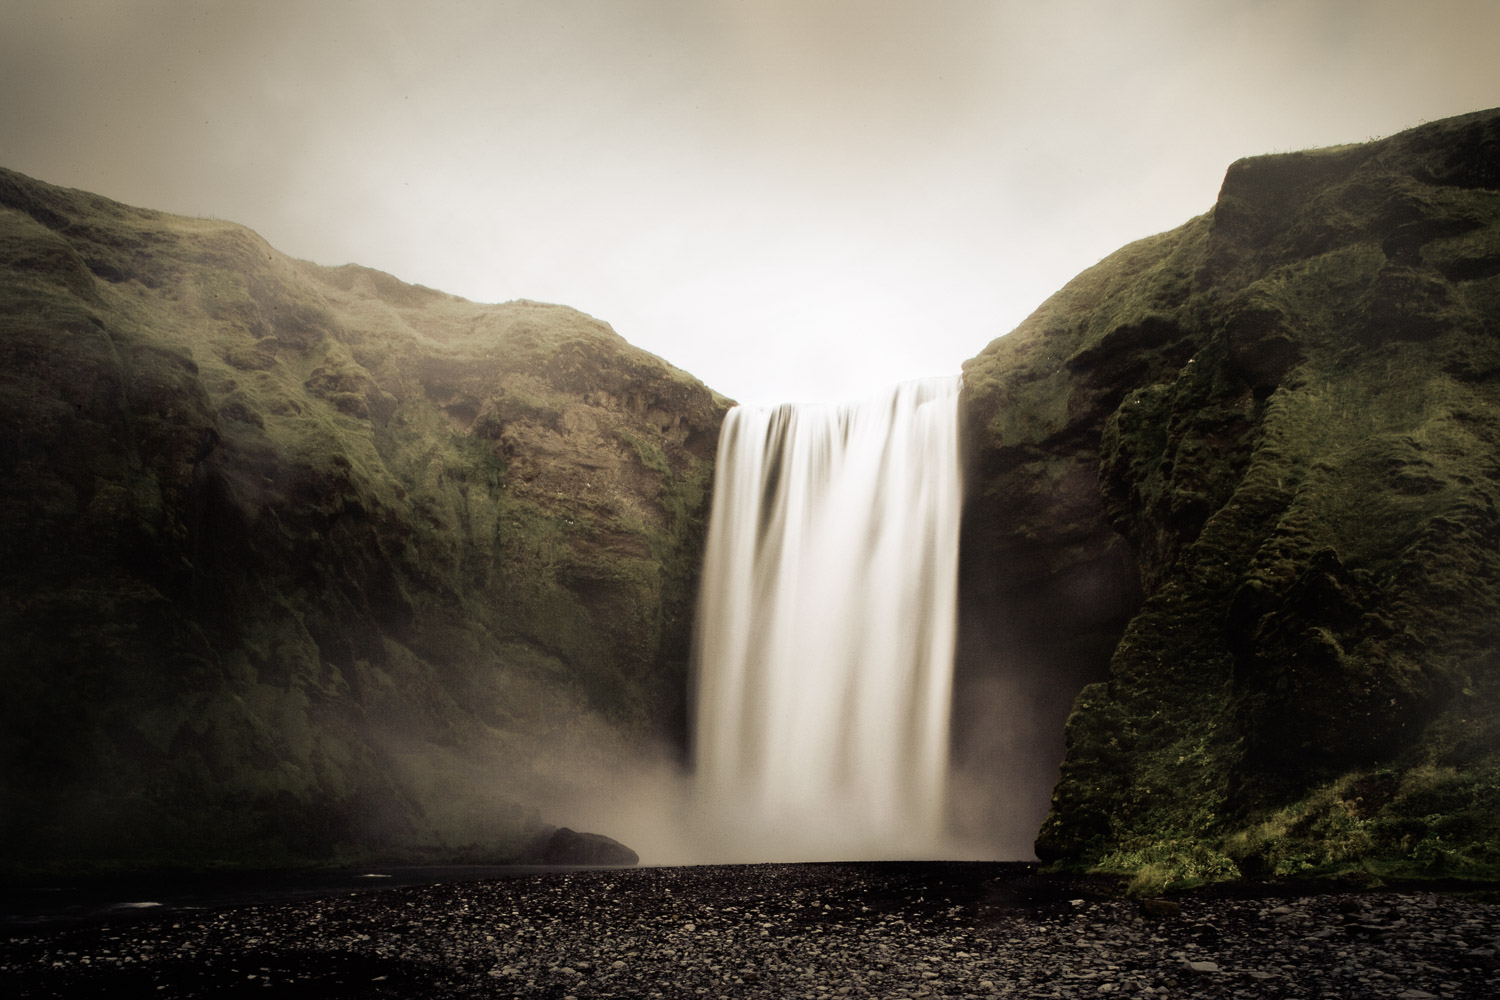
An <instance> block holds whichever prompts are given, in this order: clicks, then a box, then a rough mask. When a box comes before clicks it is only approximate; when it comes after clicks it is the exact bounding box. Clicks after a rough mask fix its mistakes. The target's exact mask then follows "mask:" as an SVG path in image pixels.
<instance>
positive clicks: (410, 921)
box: [0, 863, 1500, 1000]
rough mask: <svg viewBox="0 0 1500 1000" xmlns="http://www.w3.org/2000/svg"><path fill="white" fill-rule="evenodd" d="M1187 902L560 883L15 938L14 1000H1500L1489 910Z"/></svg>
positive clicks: (986, 889) (703, 869) (818, 880)
mask: <svg viewBox="0 0 1500 1000" xmlns="http://www.w3.org/2000/svg"><path fill="white" fill-rule="evenodd" d="M1171 902H1173V903H1174V905H1175V907H1176V909H1175V911H1173V912H1172V913H1171V915H1170V917H1168V918H1167V919H1163V916H1164V914H1162V915H1153V914H1152V913H1151V912H1150V911H1149V909H1143V907H1142V905H1141V904H1139V903H1136V902H1133V901H1131V900H1127V899H1124V898H1120V897H1118V896H1117V895H1115V894H1114V893H1113V891H1112V889H1110V888H1109V886H1107V885H1105V884H1103V883H1098V882H1090V881H1088V880H1069V879H1066V878H1056V879H1052V878H1046V877H1042V876H1037V875H1035V874H1032V873H1030V872H1029V871H1028V870H1026V869H1022V868H1020V867H1019V866H1015V865H1009V866H1006V865H987V864H980V863H947V864H944V863H931V864H894V863H892V864H873V863H872V864H830V865H734V866H695V867H691V868H640V869H631V870H628V871H620V870H611V871H586V870H584V871H571V872H554V873H545V874H535V875H528V876H524V877H517V878H509V879H497V880H493V881H487V882H465V883H453V884H447V885H435V886H425V887H413V888H395V889H385V890H381V891H379V892H374V893H364V894H359V895H354V896H340V897H333V898H327V899H321V900H299V901H294V902H286V903H278V904H270V905H267V904H260V905H256V906H245V907H233V908H222V909H209V910H184V911H181V912H177V913H170V914H164V913H162V912H161V911H159V910H156V909H144V908H142V909H136V910H133V911H131V915H130V916H128V917H121V918H119V919H109V920H105V921H102V922H95V923H92V924H82V925H75V926H68V927H31V928H12V929H10V930H9V931H8V933H7V934H6V935H0V982H5V983H6V996H7V997H10V996H14V997H28V996H76V995H121V996H124V995H133V994H136V993H149V994H150V995H153V996H159V997H187V996H203V995H213V994H216V993H222V992H233V991H235V990H243V989H245V988H247V986H254V988H255V992H257V993H264V995H275V994H276V993H277V992H278V991H280V992H287V993H294V994H295V995H300V996H361V997H391V998H396V997H410V996H418V995H420V996H423V997H434V998H439V1000H441V998H470V997H474V998H477V997H488V996H495V995H503V996H511V997H555V998H563V997H574V998H577V1000H595V998H600V1000H602V998H623V997H660V998H662V1000H671V998H677V997H698V996H705V997H726V998H736V997H746V998H748V997H811V998H816V1000H834V998H840V997H908V998H913V1000H915V998H947V997H959V998H968V997H978V998H986V1000H987V998H991V997H1001V996H1004V997H1017V998H1043V997H1045V998H1064V1000H1068V998H1080V997H1090V996H1103V995H1111V996H1115V995H1118V996H1146V997H1179V996H1180V997H1185V998H1187V997H1191V998H1194V1000H1219V998H1223V1000H1229V998H1233V997H1259V996H1265V997H1282V996H1285V997H1380V998H1392V1000H1436V998H1443V1000H1470V998H1473V1000H1479V998H1483V1000H1492V998H1494V997H1496V996H1500V958H1497V953H1496V948H1495V945H1496V943H1497V941H1500V903H1495V902H1490V901H1488V900H1487V899H1486V898H1485V897H1481V896H1466V895H1460V894H1441V893H1430V892H1427V893H1424V892H1410V893H1395V892H1368V893H1326V894H1321V895H1317V894H1315V895H1300V896H1286V897H1282V898H1275V897H1272V898H1260V899H1256V898H1251V899H1243V898H1239V899H1236V898H1229V897H1223V898H1221V897H1218V896H1213V895H1197V896H1194V895H1188V896H1182V897H1176V898H1174V899H1173V900H1171ZM762 934H764V935H765V936H761V935H762ZM497 991H499V992H498V994H497Z"/></svg>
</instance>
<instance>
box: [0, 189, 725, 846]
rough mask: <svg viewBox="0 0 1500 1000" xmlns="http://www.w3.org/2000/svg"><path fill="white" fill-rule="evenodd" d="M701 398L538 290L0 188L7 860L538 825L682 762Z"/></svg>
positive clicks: (380, 841) (356, 841)
mask: <svg viewBox="0 0 1500 1000" xmlns="http://www.w3.org/2000/svg"><path fill="white" fill-rule="evenodd" d="M727 405H728V402H727V401H726V400H724V399H722V398H721V397H718V396H716V395H715V394H713V393H712V392H710V391H709V390H708V389H706V388H704V387H703V386H702V385H701V384H700V383H698V382H697V381H696V380H694V379H692V378H691V377H689V376H688V375H686V374H685V373H683V372H681V371H678V370H677V369H674V368H672V367H671V366H670V365H668V364H666V363H665V362H663V361H661V360H660V359H658V358H656V357H654V356H652V355H649V354H647V353H645V352H643V351H640V350H637V349H635V348H633V347H631V346H630V345H629V344H627V343H626V342H625V341H624V340H623V339H622V338H620V337H619V336H618V335H617V334H615V333H614V331H612V330H611V329H610V328H609V327H608V326H607V325H605V324H603V323H600V322H598V321H596V320H593V319H591V318H589V317H587V316H584V315H582V314H580V313H577V312H574V311H572V310H569V309H566V308H562V307H558V306H546V305H541V304H538V303H532V302H525V301H521V302H511V303H506V304H504V305H478V304H475V303H472V302H468V301H465V300H463V299H460V298H457V297H454V296H451V295H446V294H443V293H441V292H437V291H433V290H431V289H427V288H423V287H420V286H414V285H408V284H405V283H403V282H401V281H398V280H396V279H395V278H393V277H391V276H390V275H387V274H383V273H380V272H378V271H373V270H369V269H367V268H362V267H357V266H353V265H350V266H345V267H337V268H328V267H320V266H317V265H314V264H310V263H307V262H305V261H299V260H293V259H291V258H289V257H286V256H285V255H283V254H281V253H278V252H277V251H275V250H274V249H272V248H271V247H270V246H268V245H267V244H266V243H265V242H264V241H263V240H261V239H260V238H259V237H258V236H256V235H255V234H254V233H252V232H250V231H249V230H247V229H245V228H243V227H240V226H237V225H233V224H230V223H225V222H219V221H213V220H205V219H194V218H182V217H176V216H171V215H166V214H163V213H158V212H151V211H146V210H142V209H136V208H130V207H127V206H124V205H120V204H117V203H114V202H111V201H109V200H107V199H104V198H100V197H97V196H94V195H90V194H86V193H82V192H77V191H70V190H65V189H61V188H56V187H52V186H49V185H47V184H43V183H41V182H38V181H34V180H31V179H29V178H26V177H24V176H21V175H19V174H16V173H13V172H9V171H0V428H3V431H0V524H3V525H4V531H3V532H0V634H3V635H4V636H5V637H6V641H5V642H4V644H3V646H0V678H3V684H4V690H5V692H6V697H5V698H4V699H3V701H0V733H3V734H4V735H3V739H4V743H3V751H0V773H3V774H4V775H5V776H6V781H5V784H4V787H3V790H0V796H3V798H0V853H3V855H4V857H5V859H6V860H5V864H6V865H7V866H9V867H16V868H22V869H25V868H28V867H36V866H45V865H47V864H50V863H53V862H66V863H73V864H76V863H91V864H98V865H102V866H112V865H131V866H135V865H141V864H152V863H166V862H170V863H173V864H213V863H232V864H237V865H244V864H276V863H284V862H306V861H308V860H318V859H323V860H334V859H351V858H360V857H374V856H388V857H402V858H416V857H474V858H485V859H496V858H504V857H507V856H510V855H511V854H513V853H514V851H515V849H516V848H517V846H518V845H519V844H520V843H521V841H522V840H523V839H524V838H525V837H526V836H529V835H531V834H532V833H533V832H534V831H535V830H536V829H537V828H538V827H539V825H540V824H542V823H549V822H550V823H565V822H568V821H569V819H570V817H569V815H567V814H565V813H562V814H560V811H562V810H564V808H565V807H564V804H563V800H564V797H565V796H566V795H567V794H573V795H575V797H576V796H577V795H585V796H586V795H587V794H588V792H589V789H590V788H593V789H594V790H595V791H597V788H598V785H599V783H600V782H607V781H609V780H610V775H611V774H612V773H614V771H613V769H616V768H618V767H619V766H621V763H622V762H623V761H626V760H629V759H631V755H632V754H638V753H651V752H653V750H652V748H653V747H656V746H658V745H664V746H667V747H670V748H680V746H681V745H682V741H683V739H684V735H683V734H684V731H685V718H684V712H685V708H684V689H685V686H686V663H687V651H688V639H689V632H690V627H691V608H692V601H693V598H694V594H695V591H696V574H697V572H698V559H699V552H700V549H701V544H702V535H703V532H704V530H705V525H704V519H705V518H706V516H707V494H708V490H709V487H710V483H711V479H712V460H713V455H714V449H715V443H716V439H717V433H718V425H719V422H720V420H721V419H722V416H723V413H724V411H725V409H726V407H727ZM671 752H677V751H671ZM591 783H592V785H591ZM418 848H420V849H421V851H418V852H417V853H415V854H414V853H413V851H416V850H417V849H418Z"/></svg>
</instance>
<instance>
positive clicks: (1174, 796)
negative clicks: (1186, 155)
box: [964, 112, 1500, 886]
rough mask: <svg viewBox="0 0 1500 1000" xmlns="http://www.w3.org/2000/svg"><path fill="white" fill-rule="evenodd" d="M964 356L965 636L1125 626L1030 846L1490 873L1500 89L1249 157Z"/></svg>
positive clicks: (1202, 874)
mask: <svg viewBox="0 0 1500 1000" xmlns="http://www.w3.org/2000/svg"><path fill="white" fill-rule="evenodd" d="M965 372H966V375H965V378H966V384H965V397H964V412H965V418H966V433H967V435H968V437H967V441H968V448H969V451H970V460H971V462H972V463H973V464H972V466H971V467H972V468H973V469H974V470H975V473H974V479H973V480H972V481H973V482H974V484H975V488H974V495H973V497H972V499H971V502H970V508H969V511H968V515H967V520H966V526H967V528H968V529H969V530H968V534H967V535H966V542H965V544H966V551H965V556H966V560H967V564H968V566H969V567H970V570H969V571H968V572H971V573H973V574H974V575H975V576H977V577H979V578H980V579H981V581H982V580H983V579H984V578H985V577H986V576H994V575H996V574H998V573H1002V572H1004V571H1005V567H1006V566H1013V567H1016V568H1018V569H1019V572H1020V574H1021V576H1020V578H1019V580H1018V581H1016V582H1011V583H1008V584H1004V585H1002V584H995V583H990V584H989V586H990V590H991V593H992V594H995V595H997V599H996V600H995V602H994V603H993V605H992V606H991V607H989V608H985V609H983V610H981V611H975V610H973V606H972V605H966V611H965V619H966V621H969V622H972V620H973V619H975V618H982V617H983V616H985V615H990V616H992V617H994V618H997V619H999V620H1002V621H1004V620H1007V619H1009V620H1012V621H1016V622H1018V623H1019V624H1017V625H1014V626H1012V627H1011V633H1010V638H1012V639H1014V638H1015V636H1016V635H1019V636H1020V638H1019V639H1016V640H1015V642H1014V645H1013V646H1012V647H1011V648H1006V647H1005V646H1004V645H1003V644H996V643H992V644H991V645H990V646H987V647H986V646H983V645H982V644H978V643H975V644H972V645H971V647H970V648H969V649H968V656H969V658H970V660H973V661H982V659H983V654H984V653H985V652H986V651H988V652H990V653H991V654H993V655H1000V656H1003V655H1006V654H1008V653H1010V652H1012V651H1015V652H1016V653H1017V655H1020V656H1021V657H1023V658H1024V657H1027V656H1030V657H1032V658H1033V659H1034V660H1035V661H1036V663H1039V664H1040V665H1041V666H1042V667H1043V668H1047V667H1048V666H1049V665H1054V664H1059V663H1060V664H1062V665H1063V666H1064V667H1066V668H1067V669H1070V670H1075V673H1073V674H1072V675H1070V676H1071V677H1081V676H1083V675H1084V674H1086V673H1087V671H1086V670H1085V669H1083V668H1081V667H1077V666H1076V664H1077V663H1078V662H1079V660H1080V659H1081V657H1075V658H1074V659H1072V660H1070V659H1068V658H1067V656H1066V655H1064V654H1063V653H1059V652H1058V650H1064V651H1066V649H1067V648H1068V647H1071V648H1073V649H1078V648H1083V647H1086V648H1087V649H1089V650H1098V649H1100V648H1108V647H1110V646H1112V647H1113V653H1112V655H1110V656H1109V658H1108V667H1107V672H1106V671H1104V670H1103V669H1101V668H1102V666H1103V662H1104V661H1103V658H1101V659H1100V660H1099V661H1098V662H1097V664H1096V666H1095V669H1096V670H1098V671H1099V673H1098V675H1097V676H1098V682H1097V683H1093V684H1090V685H1088V686H1087V687H1085V688H1084V689H1083V691H1082V693H1081V694H1080V695H1079V696H1078V698H1077V700H1076V702H1075V703H1074V705H1073V710H1072V714H1071V716H1070V717H1069V719H1068V721H1067V727H1066V738H1067V746H1066V758H1065V760H1064V762H1063V765H1062V775H1061V780H1060V782H1059V783H1058V784H1057V786H1056V789H1055V792H1054V796H1053V799H1052V805H1051V811H1050V813H1049V815H1048V816H1047V818H1046V820H1045V823H1044V824H1043V826H1042V829H1041V833H1040V836H1039V838H1038V840H1037V844H1036V849H1037V853H1038V855H1039V856H1041V857H1042V858H1043V859H1044V860H1047V861H1051V862H1056V863H1060V864H1064V865H1068V866H1085V867H1089V866H1091V867H1096V868H1099V869H1102V870H1116V871H1131V872H1135V873H1137V875H1138V876H1139V877H1140V878H1141V880H1142V885H1145V886H1150V885H1159V884H1161V883H1164V882H1171V881H1176V880H1181V879H1193V878H1216V877H1231V876H1233V875H1235V874H1237V873H1242V874H1246V875H1260V874H1265V873H1276V874H1303V873H1309V872H1337V871H1363V872H1367V873H1370V874H1373V875H1381V874H1391V873H1404V874H1424V873H1436V874H1453V875H1464V874H1469V875H1488V876H1496V875H1500V721H1497V714H1500V713H1497V710H1500V654H1497V650H1500V509H1497V504H1500V112H1485V113H1481V114H1476V115H1470V116H1466V117H1462V118H1456V119H1451V120H1448V121H1443V122H1437V123H1433V124H1430V125H1425V126H1423V127H1420V128H1417V129H1414V130H1412V131H1409V132H1405V133H1402V134H1400V135H1397V136H1394V137H1392V138H1390V139H1386V140H1383V141H1380V142H1374V143H1369V144H1365V145H1359V146H1353V147H1343V148H1338V149H1330V150H1320V151H1313V152H1306V153H1295V154H1289V155H1277V156H1266V157H1258V158H1254V159H1249V160H1244V161H1241V162H1238V163H1236V164H1234V165H1233V166H1232V167H1231V168H1230V169H1229V171H1228V173H1227V175H1226V177H1225V180H1224V185H1223V189H1222V191H1221V194H1220V197H1219V200H1218V202H1217V204H1216V205H1215V206H1214V207H1213V210H1212V211H1211V212H1210V213H1209V214H1207V215H1205V216H1203V217H1201V218H1199V219H1195V220H1193V221H1191V222H1189V223H1187V224H1186V225H1184V226H1183V227H1182V228H1180V229H1178V230H1176V231H1174V232H1171V233H1166V234H1163V235H1161V236H1157V237H1153V238H1151V239H1148V240H1143V241H1141V242H1139V243H1136V244H1133V245H1131V246H1129V247H1126V248H1125V249H1123V250H1121V251H1119V252H1118V253H1116V254H1115V255H1113V256H1111V257H1110V258H1107V259H1106V260H1104V261H1102V262H1101V263H1100V264H1098V265H1097V266H1095V267H1094V268H1092V269H1090V270H1089V271H1086V272H1084V273H1083V274H1082V275H1080V276H1079V277H1078V278H1077V279H1075V280H1074V281H1073V282H1072V283H1071V284H1069V285H1068V286H1067V287H1066V288H1065V289H1063V290H1062V291H1061V292H1059V293H1058V294H1057V295H1056V296H1054V297H1053V298H1052V299H1051V300H1049V301H1048V302H1047V303H1046V304H1044V305H1043V306H1042V307H1041V309H1039V310H1038V311H1037V313H1036V314H1034V315H1033V316H1032V317H1030V318H1029V319H1028V320H1027V321H1026V322H1025V323H1024V324H1023V325H1022V326H1021V327H1020V328H1018V329H1017V330H1016V331H1015V332H1014V333H1012V334H1010V335H1009V336H1006V337H1004V338H1002V339H1000V340H997V341H995V342H994V343H993V344H991V345H990V346H989V347H988V348H987V349H986V350H985V351H984V352H983V353H982V354H981V355H980V356H979V357H977V358H975V359H974V360H973V361H971V362H969V364H968V365H967V367H966V369H965ZM976 567H977V568H976ZM1078 581H1084V582H1085V583H1088V582H1089V581H1093V583H1092V584H1091V585H1088V586H1080V584H1079V582H1078ZM1137 581H1138V587H1139V590H1138V591H1133V586H1134V585H1135V584H1136V582H1137ZM1075 594H1076V595H1081V600H1082V606H1083V609H1084V611H1083V614H1082V615H1072V614H1071V613H1070V611H1069V608H1070V607H1071V606H1072V604H1073V602H1074V601H1075V600H1079V599H1080V597H1075V596H1074V595H1075ZM1132 614H1133V616H1132ZM1126 619H1128V623H1126ZM1112 629H1113V631H1112ZM992 631H993V630H992ZM983 632H984V629H983V628H982V627H981V626H975V625H972V624H969V625H967V626H966V630H965V635H966V636H974V635H975V634H982V633H983ZM1049 633H1052V634H1049ZM1054 634H1056V635H1063V636H1066V638H1054ZM1036 663H1034V664H1033V665H1032V667H1033V669H1035V667H1036Z"/></svg>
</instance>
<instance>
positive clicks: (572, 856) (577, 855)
mask: <svg viewBox="0 0 1500 1000" xmlns="http://www.w3.org/2000/svg"><path fill="white" fill-rule="evenodd" d="M519 860H520V863H521V864H530V865H625V866H628V865H634V864H638V863H640V860H641V858H640V855H638V854H636V853H635V851H633V850H631V849H630V848H628V847H626V846H625V845H624V844H622V843H620V842H619V841H618V840H615V839H614V838H613V837H606V836H604V834H602V833H579V832H578V831H576V830H571V829H569V828H568V827H565V826H563V827H558V828H557V829H555V830H551V831H547V832H544V833H542V834H539V835H538V836H537V837H536V838H534V839H533V840H532V842H531V843H530V844H529V845H527V848H526V850H525V851H523V852H522V854H521V857H520V859H519ZM689 926H690V927H691V925H689Z"/></svg>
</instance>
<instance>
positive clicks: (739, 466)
mask: <svg viewBox="0 0 1500 1000" xmlns="http://www.w3.org/2000/svg"><path fill="white" fill-rule="evenodd" d="M958 388H959V380H958V379H956V378H954V379H929V380H923V381H920V382H909V383H905V384H902V385H899V386H896V387H894V388H893V389H891V390H889V391H888V392H887V393H885V394H883V395H881V396H879V397H877V398H874V399H870V400H867V401H865V402H861V403H857V404H850V405H818V406H782V407H737V408H735V409H734V410H731V411H730V413H729V415H728V417H727V419H726V420H725V423H724V428H723V431H722V434H721V438H720V444H719V456H718V465H717V469H716V481H715V487H714V502H713V512H712V520H711V522H710V528H709V536H708V546H707V553H706V556H705V561H704V572H703V584H702V590H701V597H700V607H699V613H698V632H697V637H696V647H695V671H696V672H695V678H696V714H695V730H694V732H695V760H696V778H695V781H696V795H697V799H698V805H699V812H700V815H701V816H702V817H704V818H705V821H706V823H707V824H708V826H709V828H710V830H711V831H712V832H711V836H712V837H713V838H714V840H715V844H716V846H717V847H718V848H719V851H718V856H720V857H722V858H723V859H724V860H747V861H748V860H833V859H856V858H900V857H920V856H928V857H930V856H935V855H934V854H933V852H934V851H935V850H936V848H937V845H938V843H939V841H940V840H941V837H942V834H943V825H944V814H945V802H946V792H947V770H948V723H949V714H950V713H949V707H950V706H949V702H950V698H951V694H952V669H953V646H954V635H955V630H956V618H957V610H956V603H957V589H958V522H959V505H960V499H961V497H960V482H959V458H958V434H957V424H958V420H957V400H958Z"/></svg>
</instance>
